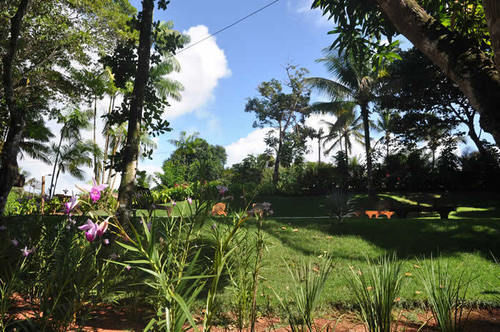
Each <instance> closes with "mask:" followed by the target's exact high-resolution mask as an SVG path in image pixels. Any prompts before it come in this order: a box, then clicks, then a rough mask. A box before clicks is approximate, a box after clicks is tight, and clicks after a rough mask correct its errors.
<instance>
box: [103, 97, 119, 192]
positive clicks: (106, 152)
mask: <svg viewBox="0 0 500 332" xmlns="http://www.w3.org/2000/svg"><path fill="white" fill-rule="evenodd" d="M115 98H116V94H115V95H113V96H111V98H110V101H109V108H108V114H110V113H111V111H112V110H113V108H114V107H115ZM109 137H110V134H109V128H108V131H107V132H106V141H105V142H104V151H103V157H102V179H101V183H104V180H105V178H106V171H105V167H104V163H105V162H106V159H108V149H109Z"/></svg>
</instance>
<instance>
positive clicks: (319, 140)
mask: <svg viewBox="0 0 500 332" xmlns="http://www.w3.org/2000/svg"><path fill="white" fill-rule="evenodd" d="M320 164H321V135H318V167H319V165H320Z"/></svg>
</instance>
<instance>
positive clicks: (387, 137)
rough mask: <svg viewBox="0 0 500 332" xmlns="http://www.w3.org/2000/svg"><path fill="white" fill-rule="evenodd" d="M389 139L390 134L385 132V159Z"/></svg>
mask: <svg viewBox="0 0 500 332" xmlns="http://www.w3.org/2000/svg"><path fill="white" fill-rule="evenodd" d="M389 139H390V133H389V132H387V134H386V135H385V159H387V158H388V157H389Z"/></svg>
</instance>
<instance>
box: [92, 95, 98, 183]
mask: <svg viewBox="0 0 500 332" xmlns="http://www.w3.org/2000/svg"><path fill="white" fill-rule="evenodd" d="M96 118H97V95H94V145H96V144H97V140H96ZM96 153H97V151H95V150H94V153H93V154H94V179H95V180H96V182H99V170H98V167H97V155H96Z"/></svg>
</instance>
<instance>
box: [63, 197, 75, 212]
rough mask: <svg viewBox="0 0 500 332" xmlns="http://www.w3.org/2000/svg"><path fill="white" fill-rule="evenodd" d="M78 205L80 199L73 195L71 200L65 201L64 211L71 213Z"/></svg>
mask: <svg viewBox="0 0 500 332" xmlns="http://www.w3.org/2000/svg"><path fill="white" fill-rule="evenodd" d="M77 205H78V199H77V198H76V197H75V196H73V197H71V199H70V200H69V202H66V203H64V213H66V214H67V215H71V211H72V210H73V209H74V208H75V207H76V206H77Z"/></svg>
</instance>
